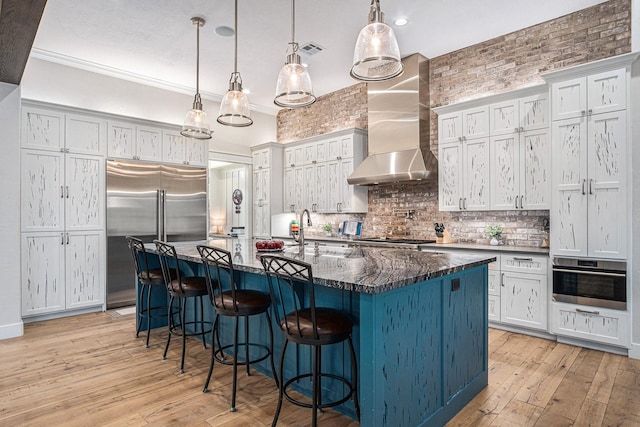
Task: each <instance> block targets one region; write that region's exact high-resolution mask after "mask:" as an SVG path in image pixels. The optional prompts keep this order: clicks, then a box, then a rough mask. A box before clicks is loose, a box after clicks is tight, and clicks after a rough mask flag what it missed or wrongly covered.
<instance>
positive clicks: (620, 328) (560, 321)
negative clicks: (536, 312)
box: [551, 301, 629, 347]
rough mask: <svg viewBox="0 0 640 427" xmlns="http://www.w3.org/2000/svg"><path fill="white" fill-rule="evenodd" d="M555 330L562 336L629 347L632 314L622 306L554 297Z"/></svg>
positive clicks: (552, 313)
mask: <svg viewBox="0 0 640 427" xmlns="http://www.w3.org/2000/svg"><path fill="white" fill-rule="evenodd" d="M551 332H552V333H554V334H556V335H560V336H566V337H571V338H578V339H583V340H587V341H595V342H599V343H604V344H612V345H616V346H620V347H628V345H629V314H628V312H626V311H621V310H611V309H606V308H594V307H589V306H582V305H577V304H566V303H560V302H555V301H554V302H552V303H551Z"/></svg>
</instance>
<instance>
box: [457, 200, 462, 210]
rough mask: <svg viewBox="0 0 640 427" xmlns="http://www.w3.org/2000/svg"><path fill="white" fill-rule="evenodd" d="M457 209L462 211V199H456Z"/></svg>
mask: <svg viewBox="0 0 640 427" xmlns="http://www.w3.org/2000/svg"><path fill="white" fill-rule="evenodd" d="M458 209H460V210H462V197H460V198H459V199H458Z"/></svg>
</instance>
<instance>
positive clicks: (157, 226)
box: [156, 190, 164, 240]
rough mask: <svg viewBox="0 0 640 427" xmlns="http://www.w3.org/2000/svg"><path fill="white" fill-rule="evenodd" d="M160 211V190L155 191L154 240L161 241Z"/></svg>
mask: <svg viewBox="0 0 640 427" xmlns="http://www.w3.org/2000/svg"><path fill="white" fill-rule="evenodd" d="M163 213H164V212H163V210H162V190H156V239H158V240H162V230H161V228H162V227H161V225H160V224H161V221H162V216H163Z"/></svg>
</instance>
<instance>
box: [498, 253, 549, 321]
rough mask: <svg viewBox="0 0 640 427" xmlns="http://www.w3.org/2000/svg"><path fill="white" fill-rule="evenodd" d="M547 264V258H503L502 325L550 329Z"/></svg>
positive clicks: (519, 256) (501, 267)
mask: <svg viewBox="0 0 640 427" xmlns="http://www.w3.org/2000/svg"><path fill="white" fill-rule="evenodd" d="M548 262H549V258H548V257H546V256H536V255H517V256H516V255H505V254H503V255H502V256H501V263H500V270H501V276H502V277H501V287H502V291H501V295H500V298H501V306H500V322H501V323H503V324H508V325H515V326H522V327H526V328H530V329H539V330H547V304H548V300H547V295H548V290H547V283H548V279H547V264H548Z"/></svg>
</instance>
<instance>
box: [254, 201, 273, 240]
mask: <svg viewBox="0 0 640 427" xmlns="http://www.w3.org/2000/svg"><path fill="white" fill-rule="evenodd" d="M253 236H254V237H258V238H264V239H270V238H271V206H270V204H269V203H265V202H258V203H254V204H253Z"/></svg>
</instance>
